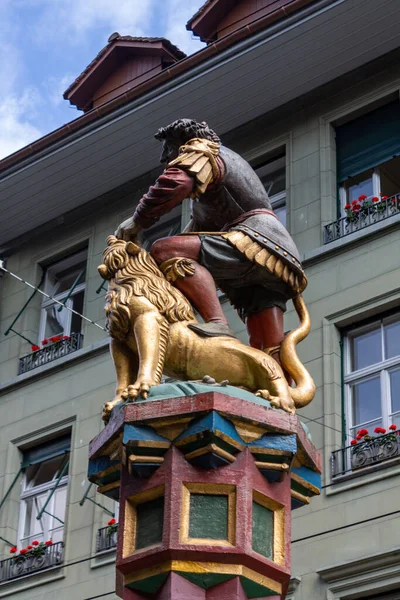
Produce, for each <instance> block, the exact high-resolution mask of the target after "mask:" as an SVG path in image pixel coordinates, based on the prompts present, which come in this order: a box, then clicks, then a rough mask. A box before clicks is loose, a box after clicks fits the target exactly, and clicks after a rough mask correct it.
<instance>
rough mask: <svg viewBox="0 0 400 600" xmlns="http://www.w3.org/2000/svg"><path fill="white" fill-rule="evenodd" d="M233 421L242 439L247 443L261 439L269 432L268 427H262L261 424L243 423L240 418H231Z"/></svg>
mask: <svg viewBox="0 0 400 600" xmlns="http://www.w3.org/2000/svg"><path fill="white" fill-rule="evenodd" d="M231 421H232V423H233V425H234V426H235V429H236V431H237V432H238V434H239V435H240V437H241V438H242V440H243V441H244V442H246V443H247V444H248V443H250V442H255V441H256V440H259V439H260V437H261V436H263V435H264V433H267V429H265V428H263V427H260V426H259V425H254V424H253V423H243V421H240V420H239V419H232V418H231Z"/></svg>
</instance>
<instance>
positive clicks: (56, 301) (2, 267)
mask: <svg viewBox="0 0 400 600" xmlns="http://www.w3.org/2000/svg"><path fill="white" fill-rule="evenodd" d="M0 269H1V270H2V271H4V272H5V273H8V275H11V277H14V278H15V279H18V281H21V282H22V283H24V284H25V285H27V286H29V287H30V288H32V289H33V290H35V291H36V292H39V294H42V296H45V297H46V298H48V299H49V300H52V301H53V302H55V303H56V304H59V305H60V306H61V307H62V308H65V309H66V310H69V311H70V312H72V313H74V315H78V317H81V318H82V319H84V320H85V321H87V322H88V323H91V324H92V325H95V326H96V327H98V328H99V329H102V330H103V331H107V329H106V328H105V327H103V326H102V325H100V324H99V323H96V322H95V321H92V320H91V319H88V318H87V317H85V315H82V314H81V313H79V312H78V311H76V310H74V309H73V308H70V307H69V306H65V305H64V304H63V303H62V302H60V301H59V300H56V299H55V298H53V297H52V296H49V294H46V292H42V290H40V289H39V288H38V287H36V286H35V285H32V284H31V283H29V282H28V281H25V280H24V279H22V278H21V277H19V276H18V275H16V274H15V273H12V272H11V271H9V270H8V269H6V268H5V266H4V262H3V261H2V260H0Z"/></svg>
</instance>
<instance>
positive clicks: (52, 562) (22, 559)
mask: <svg viewBox="0 0 400 600" xmlns="http://www.w3.org/2000/svg"><path fill="white" fill-rule="evenodd" d="M63 548H64V543H63V542H57V543H56V544H52V545H51V546H46V548H45V549H44V550H43V553H42V554H40V555H37V554H36V555H35V554H33V553H31V552H28V553H27V554H17V555H16V556H13V557H12V558H7V559H6V560H2V561H0V583H5V582H6V581H10V580H11V579H17V578H18V577H24V575H31V574H32V573H36V572H38V571H43V570H44V569H49V568H50V567H56V566H57V565H61V564H62V561H63Z"/></svg>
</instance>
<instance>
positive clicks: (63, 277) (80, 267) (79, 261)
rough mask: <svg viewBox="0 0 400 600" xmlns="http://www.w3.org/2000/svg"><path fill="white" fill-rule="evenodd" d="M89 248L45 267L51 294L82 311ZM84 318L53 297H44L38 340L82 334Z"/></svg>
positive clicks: (46, 290)
mask: <svg viewBox="0 0 400 600" xmlns="http://www.w3.org/2000/svg"><path fill="white" fill-rule="evenodd" d="M86 262H87V249H85V250H81V251H79V252H76V253H75V254H72V255H71V256H68V257H67V258H64V259H63V260H60V261H58V262H56V263H54V264H52V265H50V266H48V267H47V269H46V278H45V289H44V291H45V292H46V294H48V295H49V296H52V297H53V298H55V299H56V300H58V301H59V302H62V303H63V304H65V306H67V307H68V308H72V309H73V310H76V311H77V312H78V313H81V314H82V313H83V301H84V295H85V278H86ZM81 329H82V318H81V317H80V316H78V315H76V314H74V313H72V312H71V311H70V310H66V309H65V308H63V307H61V306H60V305H59V304H56V303H55V302H54V301H53V300H49V299H45V300H44V301H43V304H42V314H41V320H40V329H39V341H41V340H43V339H45V338H46V339H50V338H51V337H55V336H71V335H73V334H80V333H81Z"/></svg>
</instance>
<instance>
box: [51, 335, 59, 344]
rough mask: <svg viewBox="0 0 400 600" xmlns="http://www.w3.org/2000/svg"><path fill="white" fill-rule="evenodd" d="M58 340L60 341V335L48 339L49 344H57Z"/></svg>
mask: <svg viewBox="0 0 400 600" xmlns="http://www.w3.org/2000/svg"><path fill="white" fill-rule="evenodd" d="M60 340H62V335H53V337H51V338H50V341H51V342H59V341H60Z"/></svg>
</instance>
